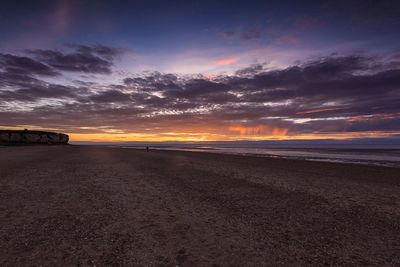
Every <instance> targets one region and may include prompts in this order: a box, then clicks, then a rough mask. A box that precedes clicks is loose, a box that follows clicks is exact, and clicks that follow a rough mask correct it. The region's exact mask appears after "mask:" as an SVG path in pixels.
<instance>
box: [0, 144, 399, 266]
mask: <svg viewBox="0 0 400 267" xmlns="http://www.w3.org/2000/svg"><path fill="white" fill-rule="evenodd" d="M40 265H42V266H76V265H80V266H94V265H96V266H176V265H179V266H276V265H290V266H295V265H318V266H321V265H376V266H399V265H400V169H394V168H385V167H373V166H361V165H345V164H334V163H323V162H307V161H296V160H285V159H271V158H254V157H243V156H234V155H220V154H212V153H196V152H180V151H155V150H150V151H149V152H146V151H144V150H143V151H140V150H134V149H122V148H102V147H88V146H87V147H85V146H47V147H46V146H33V147H0V266H40Z"/></svg>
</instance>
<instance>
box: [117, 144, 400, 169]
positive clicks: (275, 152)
mask: <svg viewBox="0 0 400 267" xmlns="http://www.w3.org/2000/svg"><path fill="white" fill-rule="evenodd" d="M119 147H123V148H135V149H145V146H142V145H122V146H119ZM150 149H159V150H178V151H193V152H207V153H222V154H235V155H243V156H257V157H272V158H289V159H299V160H311V161H327V162H339V163H352V164H367V165H379V166H387V167H397V168H400V147H397V146H393V145H349V144H344V145H285V146H279V145H255V144H248V145H246V144H237V145H229V144H213V145H201V144H200V145H199V144H197V145H196V144H164V145H163V144H156V145H153V146H150Z"/></svg>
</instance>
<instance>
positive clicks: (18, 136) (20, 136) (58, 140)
mask: <svg viewBox="0 0 400 267" xmlns="http://www.w3.org/2000/svg"><path fill="white" fill-rule="evenodd" d="M68 141H69V136H68V135H66V134H63V133H54V132H45V131H29V130H0V144H1V145H18V144H52V145H56V144H62V145H63V144H68Z"/></svg>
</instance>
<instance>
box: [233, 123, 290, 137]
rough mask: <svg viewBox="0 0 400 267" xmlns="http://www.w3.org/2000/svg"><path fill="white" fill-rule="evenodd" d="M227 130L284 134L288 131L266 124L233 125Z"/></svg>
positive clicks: (253, 133) (258, 133) (244, 132)
mask: <svg viewBox="0 0 400 267" xmlns="http://www.w3.org/2000/svg"><path fill="white" fill-rule="evenodd" d="M229 131H232V132H237V133H239V134H240V135H272V136H286V135H287V133H288V129H286V128H279V127H270V126H268V125H257V126H254V127H246V126H242V125H233V126H230V127H229Z"/></svg>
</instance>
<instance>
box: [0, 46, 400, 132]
mask: <svg viewBox="0 0 400 267" xmlns="http://www.w3.org/2000/svg"><path fill="white" fill-rule="evenodd" d="M74 49H75V52H74V53H75V54H74V55H80V54H87V55H92V56H94V57H97V55H99V54H101V53H103V54H104V56H105V55H106V54H107V55H109V56H110V57H114V56H116V54H114V53H113V52H110V51H108V52H107V51H106V50H104V51H103V50H102V49H100V50H99V51H98V50H97V49H99V48H95V50H91V49H92V48H90V47H86V46H83V47H79V46H76V47H74ZM100 51H101V52H100ZM53 53H61V52H57V51H53V50H46V51H44V50H40V51H35V52H34V53H32V54H31V55H33V56H34V59H32V60H36V61H35V62H36V63H35V64H37V66H38V69H37V70H36V69H35V68H33V67H32V66H35V65H34V64H33V65H29V64H28V65H27V66H26V67H25V69H26V70H25V71H24V72H21V73H20V74H16V73H14V72H13V71H10V70H8V69H7V68H6V67H4V65H3V69H4V71H3V72H2V73H0V84H2V85H3V86H7V88H2V89H0V119H1V121H2V122H3V123H7V124H23V123H26V124H28V121H29V124H37V125H43V126H47V127H50V126H51V125H53V126H54V125H59V124H63V125H65V127H67V128H68V129H69V130H71V131H72V130H73V131H81V130H80V128H79V127H103V126H104V127H105V126H107V127H114V128H119V129H123V130H124V131H128V132H129V131H133V128H132V127H133V125H135V127H136V128H135V130H136V131H139V130H142V131H148V130H149V129H160V128H163V127H165V128H168V129H170V128H171V127H174V126H175V127H177V126H178V125H179V127H183V126H187V127H189V125H192V126H193V127H197V126H204V127H207V125H208V126H209V125H213V127H214V128H215V129H219V128H224V129H227V128H229V127H230V125H236V124H243V123H244V124H245V125H248V126H257V125H273V126H274V127H279V128H281V129H288V131H289V133H297V134H301V133H313V132H317V131H318V132H320V133H321V132H322V133H324V132H326V133H338V132H363V131H397V130H400V124H399V119H400V106H399V104H398V103H400V90H399V88H400V68H399V66H400V64H398V63H399V62H398V59H396V57H391V58H390V59H388V58H376V57H375V58H374V57H365V56H360V55H351V56H329V57H324V58H319V59H315V60H312V61H307V62H302V63H298V64H297V65H294V66H291V67H288V68H285V69H281V70H266V69H264V65H263V64H259V65H258V64H257V65H251V66H249V67H247V68H244V69H242V70H238V71H237V72H236V73H235V75H233V76H220V77H218V78H217V79H215V80H210V79H206V78H204V77H202V76H196V77H188V76H180V75H177V74H162V73H159V72H154V73H146V74H141V75H135V76H131V77H125V78H122V79H121V82H120V83H117V84H97V83H94V82H85V81H75V82H74V85H60V84H53V83H50V82H45V81H44V80H41V78H40V77H41V76H40V75H39V73H43V72H44V70H45V69H44V68H43V67H42V65H44V66H48V65H49V66H51V67H52V68H54V69H57V70H60V71H61V70H62V68H56V67H55V64H51V60H56V58H57V56H55V57H50V58H51V60H50V59H49V58H47V57H46V56H44V55H47V54H49V55H53ZM61 55H62V56H61V58H63V56H64V54H63V53H61ZM10 56H12V55H10ZM99 57H100V56H99ZM10 58H12V57H10ZM28 62H30V61H29V60H28ZM60 62H64V61H63V60H60ZM387 62H390V64H387ZM68 64H72V65H74V64H73V61H71V62H69V63H68ZM81 68H82V67H81V63H80V62H78V63H77V64H76V65H74V67H71V69H74V70H80V71H82V70H81ZM50 70H51V69H50ZM92 72H93V71H92ZM100 73H101V72H100ZM106 73H108V72H106ZM34 75H35V76H38V77H39V78H38V77H33V76H34ZM50 99H53V100H57V101H58V103H59V104H58V105H57V106H53V105H52V104H51V103H50V102H49V103H48V104H47V105H46V104H44V105H43V101H47V100H50ZM15 101H17V102H26V103H30V105H31V106H32V109H31V110H29V111H11V109H10V106H9V105H10V103H13V102H15ZM39 101H42V104H39ZM45 103H46V102H45Z"/></svg>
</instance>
